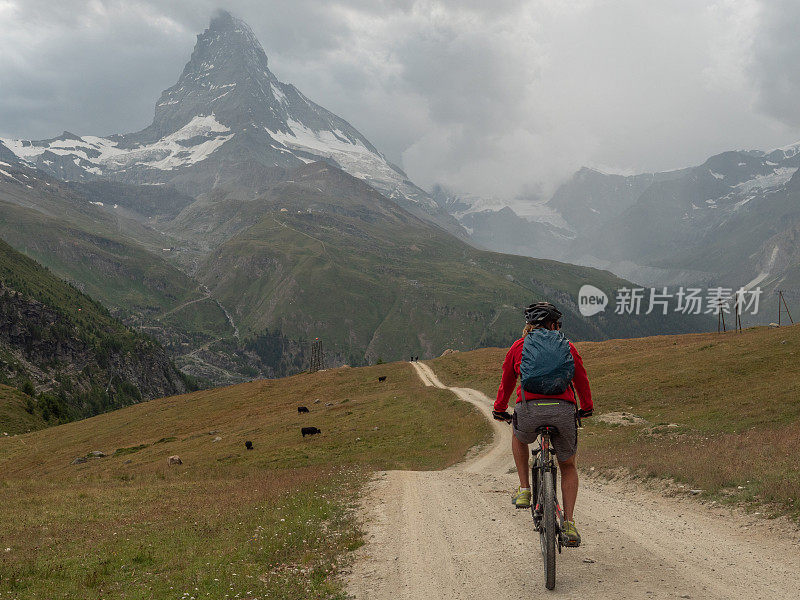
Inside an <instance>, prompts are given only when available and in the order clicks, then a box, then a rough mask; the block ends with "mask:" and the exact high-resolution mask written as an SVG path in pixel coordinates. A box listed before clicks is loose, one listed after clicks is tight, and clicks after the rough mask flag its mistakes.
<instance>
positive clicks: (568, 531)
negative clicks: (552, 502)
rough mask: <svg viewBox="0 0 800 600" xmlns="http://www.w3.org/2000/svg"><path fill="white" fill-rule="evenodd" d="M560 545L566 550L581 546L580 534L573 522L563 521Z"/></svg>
mask: <svg viewBox="0 0 800 600" xmlns="http://www.w3.org/2000/svg"><path fill="white" fill-rule="evenodd" d="M561 543H562V544H564V545H565V546H566V547H567V548H577V547H578V546H580V545H581V534H580V533H578V528H577V527H575V521H566V520H565V521H564V529H562V530H561Z"/></svg>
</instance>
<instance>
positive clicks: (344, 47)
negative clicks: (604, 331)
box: [0, 0, 800, 197]
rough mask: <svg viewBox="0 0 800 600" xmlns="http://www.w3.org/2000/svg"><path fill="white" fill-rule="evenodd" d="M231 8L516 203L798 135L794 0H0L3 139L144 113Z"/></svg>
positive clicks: (365, 107)
mask: <svg viewBox="0 0 800 600" xmlns="http://www.w3.org/2000/svg"><path fill="white" fill-rule="evenodd" d="M219 7H223V8H226V9H229V10H231V11H232V12H233V13H234V14H236V15H237V16H240V17H241V18H243V19H245V20H246V21H247V22H248V23H249V24H250V25H251V27H252V28H253V29H254V31H255V32H256V34H257V35H258V36H259V38H260V39H261V42H262V44H263V46H264V48H265V50H266V52H267V55H268V56H269V58H270V66H271V68H272V69H273V71H274V72H275V74H276V75H277V76H278V77H279V78H281V79H282V80H284V81H288V82H291V83H294V84H295V85H297V87H298V88H300V89H301V90H303V91H304V93H306V94H307V95H308V96H309V97H311V98H313V99H314V100H316V101H317V102H319V103H320V104H322V105H323V106H326V107H327V108H329V109H330V110H333V111H334V112H336V113H337V114H340V115H341V116H342V117H344V118H346V119H348V120H349V121H350V122H351V123H353V124H354V125H355V126H356V127H357V128H358V129H360V130H361V131H362V132H363V133H364V134H365V135H366V136H367V137H368V138H369V139H371V140H372V141H373V142H374V143H375V144H376V145H377V146H378V147H379V148H381V150H383V151H384V152H385V153H386V154H387V156H388V157H389V158H390V159H392V160H394V161H395V162H402V165H403V166H404V167H405V168H406V170H407V171H408V173H409V175H410V176H411V177H412V179H414V180H415V181H417V182H418V183H420V184H421V185H423V186H429V185H431V184H433V183H435V182H443V183H445V184H448V185H450V186H452V187H455V188H457V189H460V190H462V191H466V192H472V193H476V194H481V195H495V196H503V197H509V196H513V195H515V194H519V193H522V192H525V191H531V190H544V191H545V192H546V190H548V189H549V188H551V187H552V186H553V185H554V184H555V183H557V182H558V181H559V180H561V179H563V178H564V177H566V176H568V175H569V174H570V173H571V172H572V171H574V170H575V169H577V168H578V167H580V166H581V165H583V164H589V165H592V166H597V167H600V168H607V169H612V170H617V171H643V170H662V169H667V168H674V167H680V166H685V165H687V164H692V163H697V162H699V161H702V160H703V159H704V158H705V157H707V156H708V155H710V154H713V153H715V152H719V151H722V150H726V149H730V148H744V147H748V148H753V147H762V148H769V147H773V146H779V145H783V144H786V143H789V142H792V141H795V137H800V108H798V104H797V103H796V102H795V98H797V97H798V92H800V71H799V70H798V67H797V66H796V65H797V61H796V60H794V59H795V57H796V56H797V55H798V52H800V42H798V41H797V38H796V35H795V32H796V31H797V22H798V15H799V14H800V12H799V11H798V10H797V9H795V8H794V5H793V3H792V2H791V1H790V0H784V1H778V2H763V3H762V2H761V1H757V0H740V1H735V2H734V1H733V0H708V1H705V2H698V1H696V0H677V1H674V2H669V3H660V4H656V3H651V2H648V3H643V2H640V1H638V0H613V1H601V0H579V1H571V2H566V1H564V2H559V1H554V0H533V1H531V0H527V1H523V0H501V1H497V2H491V3H488V2H484V1H483V0H467V1H465V0H415V1H407V2H405V1H400V0H396V1H392V0H383V1H376V0H351V1H346V0H294V1H291V2H290V1H288V0H271V1H258V0H239V1H231V2H219V1H216V0H191V1H190V0H178V1H174V2H168V3H166V2H162V1H158V0H126V1H122V0H93V1H89V2H87V1H85V0H62V1H60V2H58V3H53V2H50V1H48V0H5V1H2V0H0V55H2V56H3V57H4V60H3V61H1V62H0V89H2V90H3V92H2V94H0V135H3V136H12V137H24V138H43V137H49V136H52V135H55V134H58V133H60V132H61V131H62V130H64V129H67V130H70V131H73V132H75V133H94V134H109V133H117V132H125V131H134V130H137V129H140V128H142V127H144V126H145V125H147V124H148V123H149V121H150V119H151V117H152V111H153V105H154V102H155V100H156V99H157V97H158V95H159V94H160V92H161V90H162V89H164V88H166V87H169V86H170V85H172V84H173V83H174V81H175V80H176V79H177V77H178V75H179V73H180V71H181V69H182V67H183V64H184V63H185V61H186V60H187V59H188V57H189V54H190V53H191V49H192V46H193V44H194V37H195V35H196V34H197V33H199V32H200V31H202V30H203V29H204V28H205V27H206V26H207V23H208V20H209V18H210V16H211V15H212V14H213V12H214V11H215V10H216V9H217V8H219Z"/></svg>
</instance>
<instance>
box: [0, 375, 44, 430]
mask: <svg viewBox="0 0 800 600" xmlns="http://www.w3.org/2000/svg"><path fill="white" fill-rule="evenodd" d="M34 406H35V404H34V399H33V398H32V397H31V396H29V395H28V394H25V393H23V392H21V391H20V390H18V389H16V388H13V387H10V386H7V385H3V384H0V436H5V435H15V434H17V433H27V432H29V431H36V430H37V429H43V428H44V427H47V425H48V423H47V421H45V420H44V419H43V418H42V416H41V414H37V413H36V410H35V409H34Z"/></svg>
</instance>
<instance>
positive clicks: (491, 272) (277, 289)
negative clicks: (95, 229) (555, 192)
mask: <svg viewBox="0 0 800 600" xmlns="http://www.w3.org/2000/svg"><path fill="white" fill-rule="evenodd" d="M293 177H294V179H293V180H291V181H287V182H283V183H280V184H277V185H274V186H272V187H271V188H270V189H269V190H268V191H267V192H265V193H264V194H263V195H262V196H261V197H259V198H257V199H254V200H249V201H241V200H229V201H226V200H225V198H217V201H216V207H217V209H216V211H215V210H214V208H215V205H214V203H213V202H211V203H205V204H204V205H203V212H202V214H203V215H204V218H203V219H202V225H203V226H205V224H206V223H208V222H211V223H213V224H214V225H213V227H212V229H213V233H212V235H213V236H220V235H222V234H221V233H220V232H224V233H225V234H226V235H228V236H231V237H229V238H228V239H227V241H225V242H224V243H222V244H221V245H220V246H219V247H218V248H217V249H215V250H213V251H212V252H211V253H210V254H209V256H208V257H207V259H206V261H205V264H204V265H203V266H202V268H201V269H200V271H199V273H198V277H199V278H201V280H202V281H203V282H204V283H206V285H208V287H209V288H210V289H212V290H213V292H214V294H215V296H216V297H218V298H219V299H220V300H221V301H222V302H223V304H225V305H226V306H228V307H229V308H230V310H231V311H232V312H233V313H234V318H235V320H236V321H237V322H238V323H239V325H240V327H241V328H242V331H243V332H244V333H246V334H250V335H254V334H258V333H260V332H261V331H263V330H265V329H269V330H279V331H281V332H282V333H283V334H285V335H287V336H289V337H292V338H300V339H313V338H315V337H321V338H323V339H324V343H325V344H326V345H327V348H328V350H329V355H333V356H334V357H335V359H337V360H339V361H350V362H352V363H355V364H358V363H359V362H360V361H363V360H368V361H371V360H375V359H377V358H384V359H397V358H402V357H404V356H408V355H411V354H423V355H426V356H432V355H438V354H439V353H441V352H442V351H443V350H444V349H446V348H448V347H449V348H456V349H469V348H475V347H479V346H485V345H491V344H500V343H505V342H506V341H509V340H511V339H512V338H513V336H514V335H515V334H516V332H517V330H518V329H519V328H520V327H521V320H522V319H521V310H522V307H523V306H525V305H527V304H529V303H530V302H532V301H534V300H538V299H551V300H553V301H554V302H556V303H558V304H559V305H560V306H562V307H563V308H564V310H565V312H566V314H567V315H568V317H569V318H568V319H567V329H568V332H569V333H570V334H571V335H572V336H574V337H576V338H580V339H604V338H608V337H612V336H614V337H624V336H635V335H645V334H647V333H653V332H669V331H688V330H697V329H698V328H700V327H704V326H705V322H703V321H702V320H697V321H689V320H687V319H685V318H683V319H678V318H675V319H673V320H668V319H667V318H658V317H655V316H648V317H639V318H637V317H628V316H625V317H621V316H618V315H614V314H607V315H601V316H597V317H593V318H591V319H585V318H582V317H581V316H580V315H579V314H578V310H577V305H576V296H577V292H578V289H579V288H580V286H581V285H582V284H584V283H591V284H593V285H596V286H597V287H600V288H601V289H606V290H609V291H610V290H613V289H615V288H617V287H620V286H623V285H625V284H626V282H624V281H623V280H621V279H619V278H617V277H615V276H614V275H612V274H610V273H608V272H605V271H598V270H595V269H590V268H585V267H578V266H575V265H568V264H565V263H559V262H555V261H548V260H537V259H532V258H527V257H522V256H513V255H505V254H498V253H492V252H485V251H481V250H477V249H475V248H473V247H471V246H468V245H467V244H465V243H463V242H461V241H459V240H458V239H456V238H454V237H453V236H451V235H449V234H447V233H446V232H444V231H442V230H441V229H439V228H438V227H436V226H434V225H432V224H430V223H428V222H425V221H422V220H420V219H418V218H416V217H414V216H413V215H411V214H409V213H407V212H405V211H404V210H402V209H401V208H399V207H398V206H397V205H395V204H394V203H392V202H391V201H389V200H387V199H385V198H384V197H383V196H381V195H379V194H377V193H376V192H375V191H374V190H372V189H371V188H369V186H367V185H366V184H364V183H363V182H361V181H359V180H356V179H354V178H352V177H350V176H349V175H346V174H344V173H343V172H341V171H339V170H337V169H334V168H333V167H330V166H328V165H325V164H322V163H316V164H312V165H308V166H306V167H304V168H302V169H299V170H298V171H297V172H296V173H295V174H294V175H293ZM190 208H191V207H190ZM191 215H192V211H191V210H187V211H185V213H184V215H183V219H182V221H183V231H182V232H180V231H179V232H178V233H179V234H180V235H190V232H191V234H199V229H200V228H201V224H200V223H199V222H197V220H196V219H194V220H192V219H191V218H190V217H191ZM179 221H180V220H179ZM193 228H194V229H193ZM176 229H180V223H179V224H178V225H176Z"/></svg>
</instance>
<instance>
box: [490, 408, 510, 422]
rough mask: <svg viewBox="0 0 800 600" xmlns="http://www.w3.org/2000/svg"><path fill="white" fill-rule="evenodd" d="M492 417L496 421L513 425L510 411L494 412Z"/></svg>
mask: <svg viewBox="0 0 800 600" xmlns="http://www.w3.org/2000/svg"><path fill="white" fill-rule="evenodd" d="M492 416H493V417H494V419H495V421H505V422H506V423H511V415H510V414H508V411H506V410H504V411H503V412H500V411H499V410H493V411H492Z"/></svg>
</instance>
